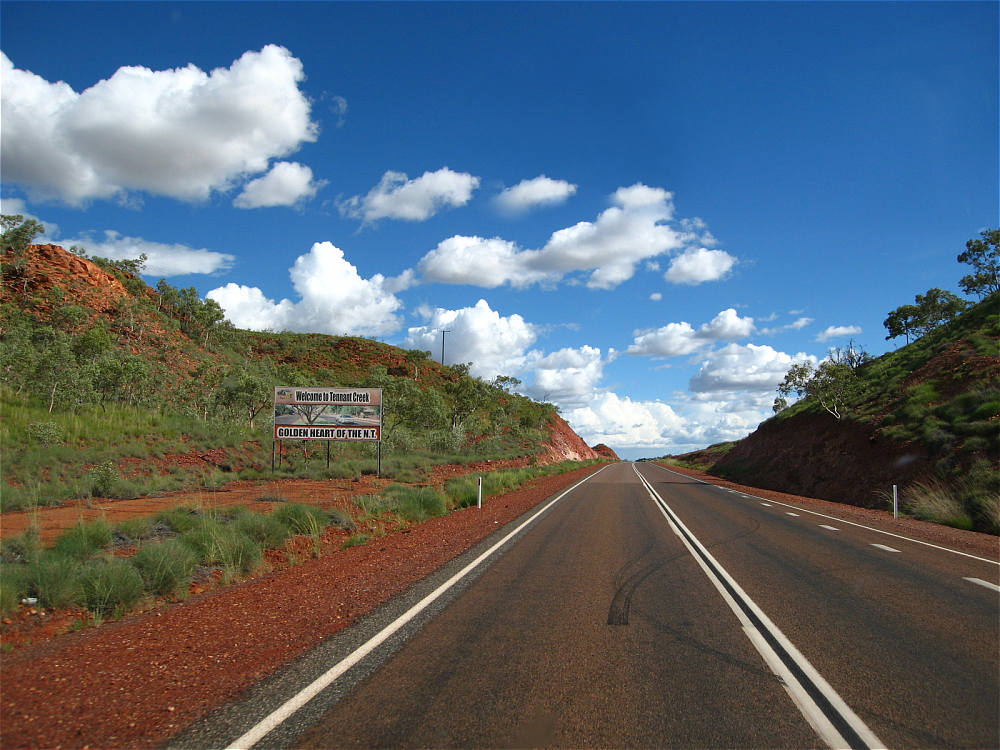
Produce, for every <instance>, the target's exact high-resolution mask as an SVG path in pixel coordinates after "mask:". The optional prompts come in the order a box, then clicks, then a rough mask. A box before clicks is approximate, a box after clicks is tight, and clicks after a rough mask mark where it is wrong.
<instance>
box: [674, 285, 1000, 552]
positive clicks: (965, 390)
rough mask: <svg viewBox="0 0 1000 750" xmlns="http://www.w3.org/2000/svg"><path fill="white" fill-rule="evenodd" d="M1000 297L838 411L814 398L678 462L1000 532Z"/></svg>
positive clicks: (925, 341) (921, 344)
mask: <svg viewBox="0 0 1000 750" xmlns="http://www.w3.org/2000/svg"><path fill="white" fill-rule="evenodd" d="M998 341H1000V294H998V293H996V292H994V293H992V294H990V295H988V296H986V298H985V299H983V300H982V301H980V302H979V303H978V304H975V305H972V306H970V307H969V308H968V309H967V310H966V311H965V312H962V313H960V314H958V315H957V316H956V317H954V318H953V319H952V320H951V321H950V322H947V323H944V324H941V325H939V326H937V327H934V328H932V329H931V330H928V331H927V332H926V333H924V334H923V335H922V336H920V338H917V339H916V340H915V341H913V342H912V343H909V344H907V345H905V346H903V347H902V348H900V349H898V350H896V351H894V352H890V353H888V354H885V355H883V356H881V357H878V358H876V359H867V358H862V359H863V360H865V361H862V362H861V363H859V364H858V365H857V367H856V369H855V370H854V373H853V377H854V378H856V383H854V384H853V385H852V387H851V388H848V389H845V390H844V391H843V393H842V394H841V396H842V401H841V403H839V405H838V409H839V412H840V413H841V416H842V418H841V419H837V418H836V417H835V416H834V415H833V414H832V413H831V412H830V411H829V410H828V409H826V408H824V406H823V404H822V403H821V402H820V399H819V398H816V397H812V396H806V397H805V398H803V399H802V400H801V401H799V402H797V403H795V404H793V405H792V406H790V407H788V408H786V409H783V410H781V411H780V412H779V413H778V414H776V415H775V416H774V417H772V418H771V419H769V420H767V421H765V422H764V423H762V424H761V425H760V427H759V428H758V429H757V431H756V432H754V433H753V434H752V435H750V436H749V437H747V438H745V439H743V440H741V441H738V442H736V443H728V444H724V445H719V446H713V447H712V448H709V449H706V450H705V451H699V452H697V453H695V454H688V455H686V456H678V457H675V458H674V460H677V461H680V462H682V463H686V464H688V465H692V466H696V467H699V468H705V469H707V470H708V471H710V472H711V473H713V474H717V475H719V476H722V477H725V478H729V479H732V480H734V481H740V482H743V483H746V484H752V485H754V486H758V487H764V488H768V489H775V490H783V491H786V492H793V493H797V494H803V495H812V496H815V497H820V498H824V499H828V500H834V501H839V502H848V503H852V504H855V505H860V506H864V507H872V508H874V507H878V508H883V509H884V508H886V507H888V506H887V501H888V498H889V497H890V493H891V486H892V485H893V484H896V485H898V486H899V487H900V493H901V501H902V503H903V508H904V511H906V512H909V513H911V514H912V515H915V516H917V517H919V518H924V519H925V520H931V521H938V522H942V523H947V524H950V525H953V526H958V527H961V528H969V529H976V530H978V531H985V532H990V533H993V534H997V533H1000V471H998V466H1000V463H998V462H1000V357H998V354H1000V351H998Z"/></svg>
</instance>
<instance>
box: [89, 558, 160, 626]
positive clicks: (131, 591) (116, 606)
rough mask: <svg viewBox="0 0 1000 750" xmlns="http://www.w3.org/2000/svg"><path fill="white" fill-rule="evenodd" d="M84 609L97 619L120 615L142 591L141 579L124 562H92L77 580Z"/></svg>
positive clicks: (112, 560) (119, 559) (143, 587)
mask: <svg viewBox="0 0 1000 750" xmlns="http://www.w3.org/2000/svg"><path fill="white" fill-rule="evenodd" d="M80 582H81V586H82V589H83V604H84V606H85V607H86V608H87V609H89V610H90V611H91V612H93V613H94V614H95V615H98V616H99V617H105V616H107V615H109V614H124V613H125V612H127V611H128V610H129V609H131V608H132V607H134V606H135V605H136V604H137V603H138V602H139V600H140V599H141V598H142V595H143V593H144V591H145V586H144V585H143V581H142V576H141V575H140V574H139V571H138V570H136V569H135V566H134V565H132V563H131V562H129V561H128V560H122V559H121V558H113V559H111V560H94V561H92V562H91V563H90V564H89V565H87V566H86V567H84V568H83V572H82V575H81V577H80Z"/></svg>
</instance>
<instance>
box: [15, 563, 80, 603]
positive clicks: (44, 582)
mask: <svg viewBox="0 0 1000 750" xmlns="http://www.w3.org/2000/svg"><path fill="white" fill-rule="evenodd" d="M82 571H83V565H82V564H81V563H80V562H79V561H77V560H75V559H74V558H72V557H68V556H66V555H63V554H60V553H58V552H56V551H54V550H46V551H45V552H43V553H42V554H40V555H39V556H38V559H37V560H35V561H34V562H32V563H31V564H30V565H29V566H28V592H29V594H30V595H31V596H35V597H37V598H38V603H39V604H41V605H42V606H43V607H48V608H50V609H60V608H63V607H70V606H72V605H74V604H78V603H79V602H80V600H81V596H82V593H83V583H82Z"/></svg>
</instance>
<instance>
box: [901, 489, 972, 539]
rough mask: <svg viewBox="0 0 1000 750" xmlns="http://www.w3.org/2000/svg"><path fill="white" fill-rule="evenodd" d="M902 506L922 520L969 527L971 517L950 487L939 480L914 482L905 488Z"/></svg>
mask: <svg viewBox="0 0 1000 750" xmlns="http://www.w3.org/2000/svg"><path fill="white" fill-rule="evenodd" d="M906 494H907V496H908V497H907V500H906V501H905V503H904V507H906V509H907V510H908V511H909V512H910V513H912V514H913V515H914V516H915V517H917V518H919V519H920V520H922V521H933V522H934V523H941V524H945V525H946V526H954V527H955V528H958V529H971V528H972V519H971V518H970V517H969V515H968V514H967V513H966V512H965V508H964V507H963V506H962V503H961V502H959V500H958V499H957V498H956V497H955V495H954V493H953V492H952V490H951V488H950V487H948V486H947V485H946V484H944V483H943V482H941V481H939V480H928V481H925V482H914V483H913V484H912V485H910V486H909V487H908V488H907V491H906Z"/></svg>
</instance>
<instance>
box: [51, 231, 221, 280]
mask: <svg viewBox="0 0 1000 750" xmlns="http://www.w3.org/2000/svg"><path fill="white" fill-rule="evenodd" d="M60 244H62V245H64V246H66V247H70V246H72V245H79V246H81V247H82V248H83V249H84V250H86V251H87V254H88V255H96V256H98V257H101V258H110V259H111V260H133V259H135V258H138V257H139V256H140V255H142V254H143V253H145V254H146V266H145V269H144V270H143V275H145V276H184V275H186V274H190V273H206V274H207V273H217V272H219V271H226V270H228V269H229V268H231V267H232V265H233V262H234V261H235V260H236V256H234V255H230V254H229V253H219V252H216V251H214V250H206V249H204V248H201V249H197V248H192V247H188V246H187V245H182V244H179V243H165V242H154V241H152V240H145V239H143V238H142V237H125V236H123V235H121V234H119V233H118V232H116V231H114V230H111V229H108V230H105V232H104V239H103V240H95V239H93V238H92V237H91V236H89V235H88V236H84V237H78V238H74V239H66V240H60Z"/></svg>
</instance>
